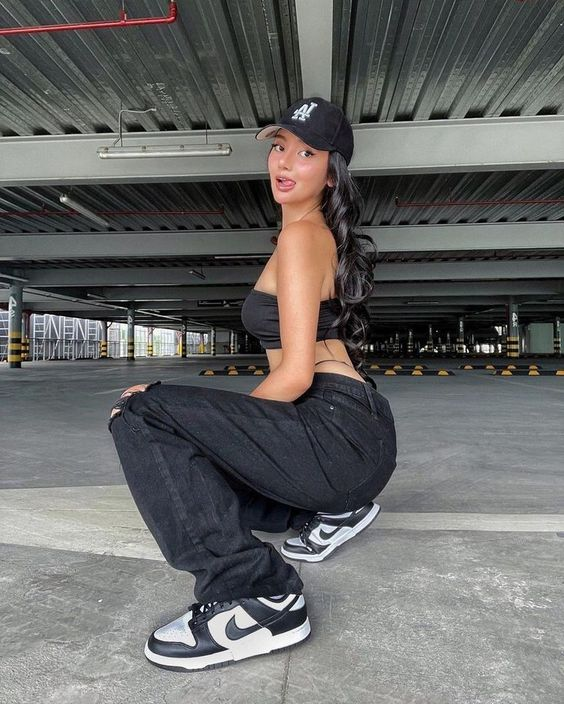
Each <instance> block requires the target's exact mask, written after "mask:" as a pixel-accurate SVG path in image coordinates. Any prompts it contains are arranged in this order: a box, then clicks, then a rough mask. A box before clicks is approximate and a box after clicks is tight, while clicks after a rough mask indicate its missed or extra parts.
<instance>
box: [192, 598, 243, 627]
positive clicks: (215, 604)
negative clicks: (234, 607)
mask: <svg viewBox="0 0 564 704" xmlns="http://www.w3.org/2000/svg"><path fill="white" fill-rule="evenodd" d="M232 603H233V602H232V601H209V602H208V603H207V604H203V603H201V602H199V601H197V602H195V603H194V604H192V606H191V607H190V609H189V610H190V611H192V618H191V619H190V621H189V625H190V626H197V625H198V624H200V623H203V622H205V621H207V620H208V619H209V618H210V617H211V616H213V615H214V614H215V612H216V611H217V609H219V608H223V607H224V606H226V605H227V604H232Z"/></svg>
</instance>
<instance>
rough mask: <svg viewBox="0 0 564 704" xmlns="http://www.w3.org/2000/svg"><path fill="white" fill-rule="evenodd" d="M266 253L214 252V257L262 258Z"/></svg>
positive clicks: (266, 255)
mask: <svg viewBox="0 0 564 704" xmlns="http://www.w3.org/2000/svg"><path fill="white" fill-rule="evenodd" d="M268 256H269V255H268V254H214V256H213V258H214V259H264V258H265V257H268Z"/></svg>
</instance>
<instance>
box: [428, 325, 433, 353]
mask: <svg viewBox="0 0 564 704" xmlns="http://www.w3.org/2000/svg"><path fill="white" fill-rule="evenodd" d="M426 349H427V352H432V351H433V326H432V325H431V323H429V332H428V335H427V348H426Z"/></svg>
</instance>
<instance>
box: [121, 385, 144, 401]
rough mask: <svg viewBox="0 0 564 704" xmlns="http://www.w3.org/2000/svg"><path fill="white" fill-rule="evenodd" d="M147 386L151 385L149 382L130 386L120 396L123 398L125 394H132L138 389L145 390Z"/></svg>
mask: <svg viewBox="0 0 564 704" xmlns="http://www.w3.org/2000/svg"><path fill="white" fill-rule="evenodd" d="M147 386H149V384H136V385H135V386H130V387H129V388H128V389H126V390H125V391H124V392H123V393H122V395H121V396H120V398H123V397H124V396H131V394H134V393H135V392H136V391H145V389H146V388H147Z"/></svg>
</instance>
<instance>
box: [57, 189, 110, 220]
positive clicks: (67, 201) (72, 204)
mask: <svg viewBox="0 0 564 704" xmlns="http://www.w3.org/2000/svg"><path fill="white" fill-rule="evenodd" d="M59 200H60V201H61V203H62V204H63V205H66V206H67V207H68V208H72V209H73V210H76V211H77V212H79V213H82V215H84V217H86V218H88V219H89V220H92V222H95V223H96V224H97V225H101V226H102V227H111V225H110V223H109V222H108V221H107V220H104V218H101V217H99V216H98V215H96V213H93V212H92V211H91V210H89V209H88V208H87V207H86V206H85V205H82V203H77V201H76V200H74V199H73V198H69V197H68V196H67V195H66V194H64V193H63V194H62V195H61V196H59Z"/></svg>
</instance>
